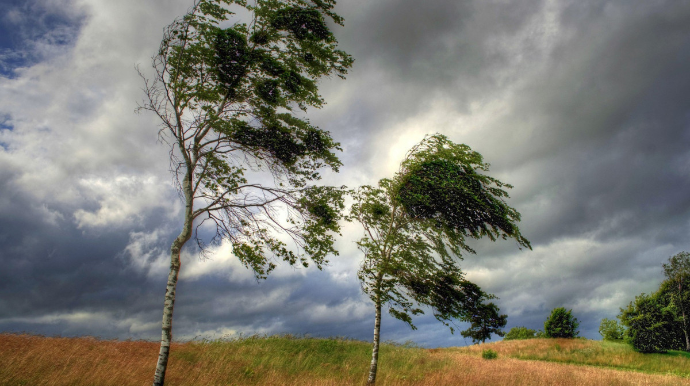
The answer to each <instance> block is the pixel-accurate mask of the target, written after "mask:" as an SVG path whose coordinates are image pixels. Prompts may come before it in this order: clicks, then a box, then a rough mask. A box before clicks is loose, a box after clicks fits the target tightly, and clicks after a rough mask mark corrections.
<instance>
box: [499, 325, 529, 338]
mask: <svg viewBox="0 0 690 386" xmlns="http://www.w3.org/2000/svg"><path fill="white" fill-rule="evenodd" d="M535 334H536V331H534V330H532V329H529V328H527V327H522V326H520V327H513V328H511V329H510V331H508V332H507V333H506V334H505V336H504V337H503V340H520V339H534V338H536V336H535Z"/></svg>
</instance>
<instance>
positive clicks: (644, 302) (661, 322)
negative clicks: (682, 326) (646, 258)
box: [620, 293, 684, 353]
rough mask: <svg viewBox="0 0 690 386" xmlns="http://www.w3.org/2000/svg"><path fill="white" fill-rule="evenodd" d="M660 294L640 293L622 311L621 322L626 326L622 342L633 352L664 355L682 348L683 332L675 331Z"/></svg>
mask: <svg viewBox="0 0 690 386" xmlns="http://www.w3.org/2000/svg"><path fill="white" fill-rule="evenodd" d="M660 295H661V294H660V293H654V294H652V295H647V294H644V293H643V294H640V295H639V296H636V297H635V301H634V302H630V304H629V305H628V307H627V308H625V309H621V315H620V319H621V322H622V324H623V325H625V326H626V327H628V329H627V331H626V332H625V340H626V341H627V342H628V343H630V344H631V345H632V346H633V348H634V349H635V351H639V352H642V353H664V352H666V351H667V350H678V349H682V348H683V347H684V345H683V341H682V334H683V333H682V331H679V329H678V328H677V325H678V323H677V322H676V321H675V318H674V316H673V313H672V312H671V310H670V309H669V307H668V306H667V305H666V304H664V301H665V299H664V297H663V296H660Z"/></svg>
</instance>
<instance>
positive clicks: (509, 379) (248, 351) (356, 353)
mask: <svg viewBox="0 0 690 386" xmlns="http://www.w3.org/2000/svg"><path fill="white" fill-rule="evenodd" d="M523 342H526V343H529V342H527V341H521V342H516V343H520V344H515V345H513V344H512V343H511V345H512V346H510V347H512V349H515V348H516V347H523V349H524V350H527V345H523ZM504 343H508V342H504ZM532 343H537V342H532ZM576 343H577V344H579V343H580V342H576ZM573 344H575V343H573ZM585 344H586V342H585ZM482 346H483V348H487V347H492V348H493V349H495V350H496V351H499V358H498V359H494V360H485V359H481V357H480V355H478V354H477V353H479V354H480V353H481V349H482ZM501 346H502V345H501V344H492V345H491V346H489V345H488V344H487V345H480V346H474V347H472V348H469V349H434V350H424V349H418V348H405V347H396V346H391V345H386V346H384V347H382V351H381V362H380V367H379V369H380V370H379V377H378V385H380V386H383V385H386V386H387V385H401V386H407V385H429V386H431V385H506V386H517V385H562V386H570V385H669V386H670V385H690V380H689V379H687V378H681V377H677V376H672V375H659V374H643V373H636V372H629V371H621V370H612V369H602V368H597V367H589V366H577V365H567V364H560V363H553V362H540V361H526V360H518V359H513V358H508V357H507V356H508V352H509V350H508V349H505V350H504V349H502V348H501ZM578 347H580V346H578ZM582 347H585V348H586V346H582ZM369 350H370V345H369V344H368V343H365V342H356V341H346V340H345V341H343V340H326V339H294V338H285V337H282V338H281V337H269V338H251V339H246V340H241V341H230V342H206V343H201V342H189V343H177V344H173V347H172V350H171V359H170V362H169V367H168V374H167V377H166V385H169V386H174V385H223V386H228V385H237V386H240V385H267V386H278V385H303V386H336V385H364V383H365V379H366V371H367V369H368V361H369V355H370V351H369ZM463 350H464V351H463ZM506 350H508V351H506ZM157 354H158V343H156V342H142V341H106V340H97V339H93V338H46V337H40V336H30V335H11V334H0V385H13V386H14V385H56V386H57V385H71V386H82V385H83V386H87V385H88V386H94V385H117V386H122V385H150V384H151V381H152V378H153V370H154V367H155V362H156V358H157Z"/></svg>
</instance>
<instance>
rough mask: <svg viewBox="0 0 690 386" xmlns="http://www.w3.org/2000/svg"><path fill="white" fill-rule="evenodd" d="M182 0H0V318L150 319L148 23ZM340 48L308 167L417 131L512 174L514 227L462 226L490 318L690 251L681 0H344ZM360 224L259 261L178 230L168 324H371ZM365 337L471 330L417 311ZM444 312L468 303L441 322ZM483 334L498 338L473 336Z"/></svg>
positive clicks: (369, 162) (94, 328)
mask: <svg viewBox="0 0 690 386" xmlns="http://www.w3.org/2000/svg"><path fill="white" fill-rule="evenodd" d="M191 4H192V1H191V0H165V1H164V0H147V1H135V0H119V1H110V0H0V267H2V268H1V269H0V331H2V332H28V333H32V334H44V335H51V336H53V335H61V336H84V335H90V336H97V337H102V338H108V339H110V338H119V339H128V338H131V339H147V340H157V339H160V327H161V317H162V309H163V296H164V293H165V281H166V279H167V271H168V265H169V252H168V251H169V248H170V244H171V242H172V240H173V238H174V237H175V236H176V235H177V233H179V231H180V229H181V225H182V211H181V208H182V204H181V202H180V199H179V197H178V195H177V192H176V191H175V189H174V185H173V183H172V176H171V174H170V172H169V170H168V169H169V168H168V162H169V159H168V148H167V146H166V145H164V144H162V143H161V142H160V141H158V137H157V133H158V129H159V128H158V122H157V120H156V118H155V117H154V116H152V114H147V113H140V114H137V113H135V109H136V107H137V103H140V102H141V101H142V99H143V96H144V95H143V92H142V90H141V88H142V86H143V81H142V79H141V78H140V77H139V75H138V74H137V71H136V69H135V66H136V65H139V67H140V69H141V70H142V72H143V73H144V75H146V76H151V75H152V74H153V73H152V70H151V67H150V63H151V56H152V55H153V54H155V53H156V51H157V48H158V45H159V44H160V40H161V38H162V32H163V28H164V27H165V26H166V25H168V24H169V23H171V22H172V21H173V20H174V19H175V18H176V17H178V16H180V15H183V14H184V13H185V12H186V11H187V9H188V8H189V7H190V6H191ZM336 11H337V12H338V13H339V14H340V15H342V16H343V17H344V18H345V25H344V26H343V27H340V26H337V27H336V28H334V33H335V35H336V37H337V39H338V41H339V47H340V48H341V49H343V50H345V51H346V52H348V53H350V54H351V55H353V57H354V58H355V63H354V65H353V67H352V69H351V71H350V72H349V74H348V75H347V79H346V80H342V79H339V78H337V77H333V78H332V79H331V78H329V79H323V80H322V81H321V82H320V83H319V88H320V91H321V93H322V95H323V97H324V99H325V100H326V104H325V106H324V107H323V108H322V109H320V110H310V111H309V112H308V114H307V116H308V117H309V118H310V120H311V122H312V123H314V124H315V125H317V126H319V127H320V128H322V129H324V130H328V131H330V132H331V135H332V136H333V137H334V138H335V140H337V141H339V142H340V143H341V145H342V148H343V152H342V153H339V156H340V158H341V160H342V162H343V166H342V167H341V169H340V173H337V174H336V173H332V172H328V171H325V172H324V174H323V176H324V178H323V182H324V183H326V184H333V185H342V184H345V185H347V186H349V187H356V186H359V185H363V184H370V185H374V184H376V182H377V181H378V180H379V179H381V178H386V177H391V176H392V175H393V174H394V173H395V172H396V171H397V169H398V165H399V163H400V161H401V160H402V158H403V156H404V154H405V153H406V152H407V150H409V149H410V148H411V147H412V146H413V145H414V144H416V143H418V142H419V141H420V140H421V139H422V138H423V137H424V135H426V134H433V133H441V134H444V135H446V136H448V137H449V138H450V139H451V140H453V141H454V142H457V143H465V144H467V145H469V146H470V147H471V148H472V149H473V150H476V151H478V152H479V153H481V154H482V155H483V156H484V158H485V161H487V162H489V163H490V164H491V171H490V172H489V173H490V175H492V176H494V177H496V178H498V179H500V180H501V181H503V182H506V183H510V184H512V185H513V186H514V188H513V189H511V190H510V196H511V197H510V198H509V199H508V204H509V205H510V206H512V207H514V208H516V209H517V210H518V211H519V212H520V213H521V214H522V221H521V222H520V229H521V231H522V234H523V235H524V236H525V237H526V238H528V239H529V240H530V241H531V243H532V246H533V250H524V249H523V250H520V249H518V248H517V245H516V243H515V242H514V241H511V240H509V241H498V242H495V243H492V242H490V241H489V240H479V241H476V242H472V244H471V245H472V246H473V247H474V248H475V249H476V251H477V254H476V255H466V256H464V260H463V261H462V262H461V263H460V266H461V267H462V269H463V271H464V272H465V273H466V275H467V278H468V279H469V280H471V281H474V282H476V283H477V284H479V285H480V286H481V287H482V288H483V289H484V290H485V291H486V292H489V293H493V294H495V295H496V296H498V298H499V299H498V300H497V301H496V303H497V305H498V306H499V307H500V309H501V311H502V313H505V314H507V315H508V324H507V328H506V330H508V329H510V328H512V327H516V326H525V327H528V328H532V329H535V330H538V329H542V328H543V323H544V320H545V319H546V317H547V316H548V314H549V313H550V311H551V310H552V309H554V308H556V307H565V308H567V309H572V312H573V315H574V316H575V317H576V318H577V319H578V320H579V321H580V335H581V336H584V337H587V338H590V339H601V337H600V335H599V334H598V326H599V323H600V321H601V319H602V318H614V317H615V316H616V315H617V314H618V313H619V309H620V307H624V306H626V305H627V304H628V303H629V302H630V301H631V300H633V299H634V297H635V296H636V295H639V294H640V293H642V292H646V293H649V292H652V291H654V290H656V288H658V286H659V284H660V282H661V281H662V280H663V272H662V267H661V264H662V263H663V262H665V261H666V260H668V258H669V257H670V256H672V255H674V254H676V253H678V252H680V251H684V250H685V251H690V194H688V192H690V71H688V69H689V68H690V2H688V1H678V0H653V1H650V0H634V1H631V0H570V1H566V0H520V1H517V0H512V1H510V0H474V1H472V0H434V1H426V2H421V1H416V0H396V1H393V0H377V1H365V0H347V1H346V0H341V1H340V3H339V4H338V5H337V7H336ZM361 236H362V229H361V228H359V227H358V226H357V225H355V224H344V225H343V237H341V238H339V239H338V241H337V249H338V250H339V251H340V255H339V256H335V257H331V258H330V264H329V265H328V266H326V267H325V268H324V269H323V270H321V271H320V270H318V269H316V268H314V267H310V268H308V269H303V268H299V269H298V268H292V267H289V266H285V265H281V266H279V268H278V269H276V271H274V272H273V273H272V274H271V275H270V276H269V278H268V279H267V280H263V281H257V280H255V279H254V277H253V275H252V273H251V272H250V271H248V270H247V269H245V268H244V267H243V266H242V265H241V264H240V263H239V262H238V261H237V260H236V259H235V258H234V257H233V256H232V254H231V250H230V248H229V247H228V246H227V245H221V246H219V247H217V248H216V249H214V250H212V251H211V254H210V256H209V258H208V259H206V260H204V259H200V258H199V255H198V254H197V253H196V252H195V251H194V250H193V249H191V248H188V249H187V250H185V251H184V253H183V258H182V270H181V274H180V281H179V284H178V289H177V300H176V303H175V314H174V322H173V323H174V328H173V336H174V339H177V340H186V339H193V338H200V337H205V338H210V339H215V338H223V337H234V336H238V335H240V334H241V335H251V334H284V333H290V334H297V335H303V334H308V335H309V336H315V337H332V336H345V337H349V338H355V339H362V340H371V339H372V336H373V325H374V306H373V304H372V303H371V302H370V301H369V300H368V298H367V297H366V295H364V294H363V293H362V291H361V290H360V286H359V283H358V281H357V276H356V272H357V269H358V267H359V264H360V262H361V259H362V254H361V252H360V251H358V250H357V248H356V245H355V241H356V240H357V239H358V238H360V237H361ZM414 321H415V324H416V325H417V327H418V329H417V330H414V331H413V330H411V329H410V328H409V327H408V326H407V325H406V324H404V323H402V322H399V321H397V320H394V319H393V318H392V317H390V316H388V315H386V316H384V319H383V322H382V339H383V340H392V341H397V342H405V341H409V340H411V341H414V342H416V343H417V344H419V345H422V346H425V347H446V346H463V345H466V344H471V340H470V339H464V338H463V337H462V336H460V334H459V333H457V332H456V333H455V334H451V333H450V331H449V329H448V328H447V327H445V326H443V325H442V324H440V323H438V322H437V321H436V320H435V319H434V318H433V316H432V315H431V313H430V312H427V314H426V315H424V316H419V317H417V318H416V319H415V320H414ZM457 326H458V327H459V328H460V329H465V328H466V327H467V325H466V324H463V323H460V322H458V323H457ZM494 339H495V338H494Z"/></svg>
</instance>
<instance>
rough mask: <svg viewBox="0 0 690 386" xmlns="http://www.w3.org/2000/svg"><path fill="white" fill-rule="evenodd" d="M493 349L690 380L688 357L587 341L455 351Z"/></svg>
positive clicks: (469, 350) (538, 342)
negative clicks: (643, 351)
mask: <svg viewBox="0 0 690 386" xmlns="http://www.w3.org/2000/svg"><path fill="white" fill-rule="evenodd" d="M485 349H492V350H494V351H496V352H497V353H498V355H499V357H511V358H515V359H529V360H542V361H550V362H561V363H570V364H581V365H590V366H601V367H612V368H616V369H626V370H635V371H641V372H647V373H656V374H674V375H680V376H684V377H689V376H690V357H689V355H688V353H682V352H670V353H668V354H641V353H638V352H635V351H634V350H633V349H632V348H631V347H630V346H629V345H627V344H625V343H616V342H605V341H604V342H602V341H593V340H585V339H527V340H510V341H501V342H494V343H486V344H479V345H473V346H468V347H462V348H457V349H453V350H454V351H457V352H460V353H466V354H471V355H476V356H480V355H481V352H482V350H485Z"/></svg>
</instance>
